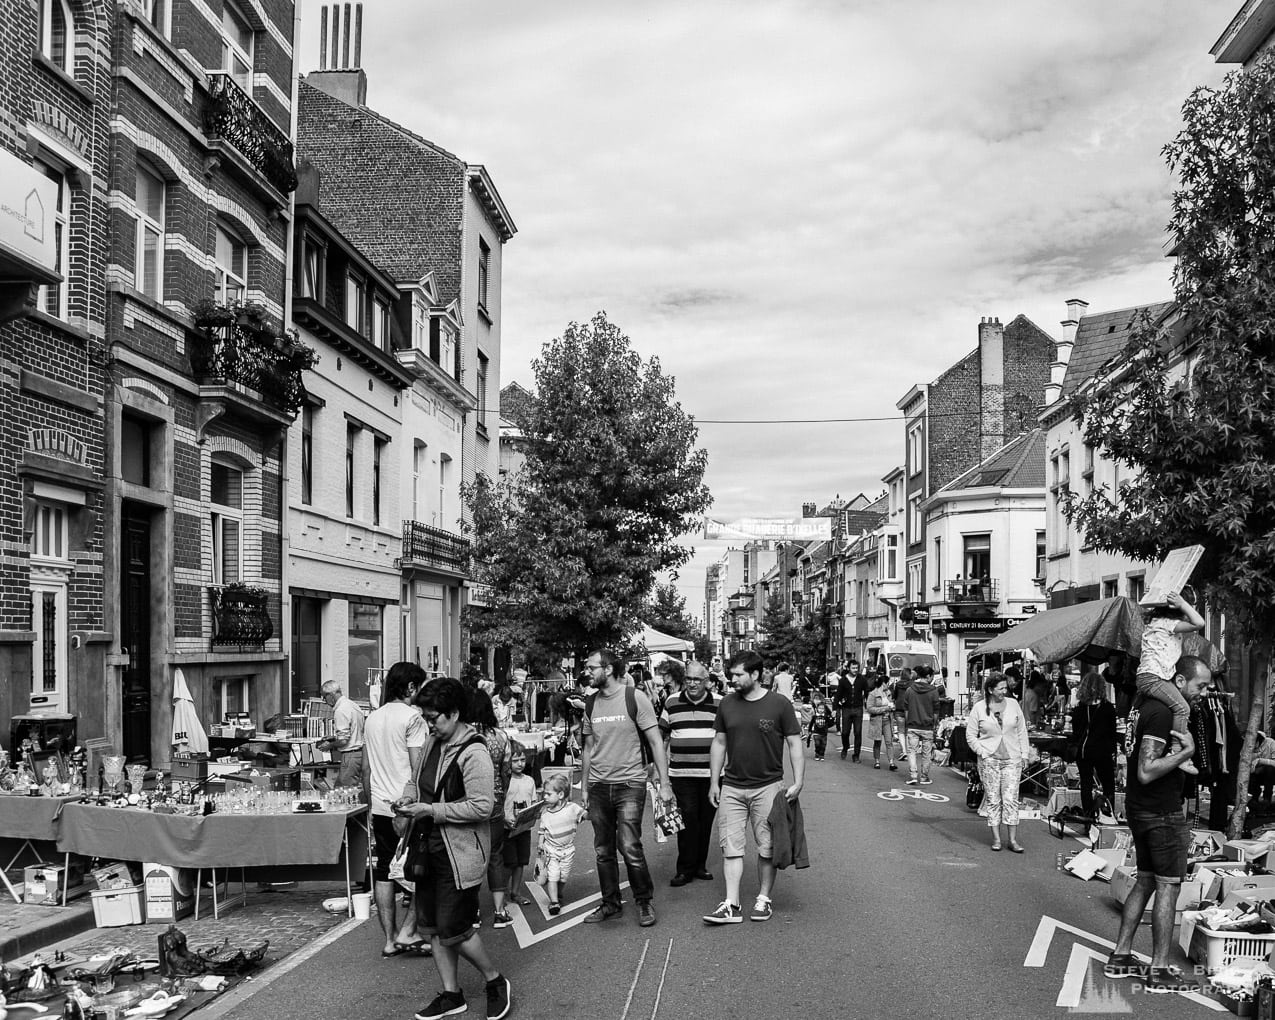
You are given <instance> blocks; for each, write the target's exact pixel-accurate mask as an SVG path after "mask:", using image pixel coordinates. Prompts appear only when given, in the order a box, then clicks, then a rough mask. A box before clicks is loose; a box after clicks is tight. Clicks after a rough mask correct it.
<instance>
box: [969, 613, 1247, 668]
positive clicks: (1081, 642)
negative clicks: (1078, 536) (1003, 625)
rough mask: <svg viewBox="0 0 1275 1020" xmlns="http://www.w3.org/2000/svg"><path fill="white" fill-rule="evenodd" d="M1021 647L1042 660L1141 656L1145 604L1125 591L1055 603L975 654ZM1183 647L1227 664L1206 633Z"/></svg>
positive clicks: (1188, 638) (1215, 664)
mask: <svg viewBox="0 0 1275 1020" xmlns="http://www.w3.org/2000/svg"><path fill="white" fill-rule="evenodd" d="M1018 651H1029V652H1031V653H1032V655H1033V656H1034V657H1035V658H1036V659H1037V661H1039V662H1065V661H1066V660H1067V659H1080V660H1082V661H1084V662H1088V663H1099V662H1103V661H1105V660H1106V658H1107V656H1109V655H1112V654H1113V653H1115V652H1123V653H1126V654H1128V655H1132V656H1133V657H1134V658H1137V657H1138V655H1139V653H1140V652H1141V651H1142V609H1141V608H1140V607H1139V605H1138V604H1137V603H1136V602H1134V601H1133V599H1128V598H1125V597H1124V596H1123V595H1121V596H1117V597H1116V598H1113V599H1099V600H1098V601H1096V602H1079V603H1077V604H1076V605H1074V606H1063V607H1062V608H1061V609H1051V610H1049V611H1048V612H1045V613H1037V614H1036V615H1035V616H1033V617H1032V618H1031V619H1029V620H1025V621H1023V622H1022V623H1020V624H1018V625H1017V626H1015V627H1011V628H1010V629H1009V630H1007V631H1005V633H1003V634H999V635H997V636H996V637H995V638H993V639H992V640H991V641H988V642H986V643H984V644H981V645H979V646H978V648H977V649H976V650H975V651H974V653H973V654H974V655H976V656H985V655H996V654H1006V653H1009V652H1018ZM1182 651H1183V653H1184V654H1187V655H1198V656H1199V657H1200V658H1201V659H1203V660H1204V661H1205V662H1207V663H1208V664H1209V669H1211V670H1212V671H1213V672H1214V673H1220V672H1223V671H1224V670H1225V669H1226V658H1225V656H1223V655H1222V653H1221V652H1219V651H1218V650H1217V648H1215V647H1214V646H1213V645H1212V644H1211V643H1210V642H1209V641H1208V640H1207V639H1206V638H1205V637H1204V636H1203V635H1201V634H1184V635H1183V636H1182Z"/></svg>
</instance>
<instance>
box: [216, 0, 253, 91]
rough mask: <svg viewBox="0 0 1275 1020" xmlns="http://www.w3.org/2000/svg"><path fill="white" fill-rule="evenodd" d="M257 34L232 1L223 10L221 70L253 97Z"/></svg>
mask: <svg viewBox="0 0 1275 1020" xmlns="http://www.w3.org/2000/svg"><path fill="white" fill-rule="evenodd" d="M254 42H255V33H254V32H253V30H252V25H250V24H249V23H248V19H247V18H245V17H244V15H243V13H242V12H241V11H240V10H239V8H237V7H236V6H235V5H234V4H233V3H231V2H230V0H226V3H225V5H224V6H223V7H222V9H221V69H222V70H223V71H224V72H225V73H226V74H228V75H230V77H231V78H233V79H234V80H235V83H236V84H237V85H238V86H239V87H240V88H241V89H243V90H244V91H245V92H247V93H248V94H249V95H252V58H253V44H254Z"/></svg>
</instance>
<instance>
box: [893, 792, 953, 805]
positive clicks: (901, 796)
mask: <svg viewBox="0 0 1275 1020" xmlns="http://www.w3.org/2000/svg"><path fill="white" fill-rule="evenodd" d="M877 796H878V797H880V798H881V799H882V800H896V801H897V800H907V799H911V800H924V801H929V802H930V803H931V804H947V803H949V802H950V801H951V799H952V798H951V797H944V796H943V794H941V793H930V792H929V791H927V790H882V791H881V792H880V793H878V794H877Z"/></svg>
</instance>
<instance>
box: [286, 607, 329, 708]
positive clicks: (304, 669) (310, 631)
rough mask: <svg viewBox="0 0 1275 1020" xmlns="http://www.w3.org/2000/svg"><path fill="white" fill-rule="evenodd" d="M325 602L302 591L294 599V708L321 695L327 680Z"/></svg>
mask: <svg viewBox="0 0 1275 1020" xmlns="http://www.w3.org/2000/svg"><path fill="white" fill-rule="evenodd" d="M322 624H323V603H322V602H321V601H320V600H319V599H312V598H306V597H304V596H301V595H296V596H293V599H292V708H293V710H295V711H299V710H300V708H301V702H302V701H304V700H305V699H306V698H317V697H319V686H320V684H322V682H323V676H322V672H321V671H322V668H323V666H322V663H323V635H322Z"/></svg>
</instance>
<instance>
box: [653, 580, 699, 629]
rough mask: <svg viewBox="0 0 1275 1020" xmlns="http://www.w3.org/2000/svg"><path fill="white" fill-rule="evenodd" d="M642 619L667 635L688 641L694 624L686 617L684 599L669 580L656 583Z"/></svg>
mask: <svg viewBox="0 0 1275 1020" xmlns="http://www.w3.org/2000/svg"><path fill="white" fill-rule="evenodd" d="M642 621H643V622H644V623H646V624H647V625H648V626H650V627H654V628H655V629H656V630H658V631H659V632H660V633H662V634H667V635H668V636H669V637H675V638H682V639H683V640H686V641H689V640H690V639H691V637H692V636H693V635H694V632H695V626H694V624H692V623H691V621H690V620H688V619H687V618H686V599H685V598H684V597H683V596H682V594H681V593H680V592H679V591H678V590H677V585H675V584H673V583H672V582H671V581H670V582H665V583H663V584H657V585H656V586H655V594H654V596H653V597H652V599H651V601H650V602H649V603H648V604H647V607H646V611H645V613H644V614H643V616H642Z"/></svg>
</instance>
